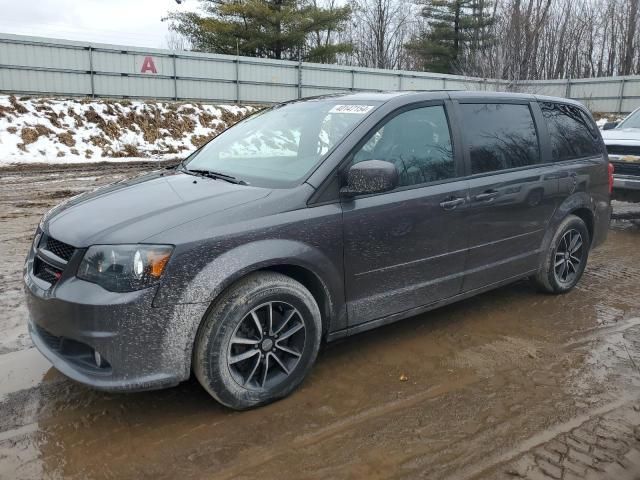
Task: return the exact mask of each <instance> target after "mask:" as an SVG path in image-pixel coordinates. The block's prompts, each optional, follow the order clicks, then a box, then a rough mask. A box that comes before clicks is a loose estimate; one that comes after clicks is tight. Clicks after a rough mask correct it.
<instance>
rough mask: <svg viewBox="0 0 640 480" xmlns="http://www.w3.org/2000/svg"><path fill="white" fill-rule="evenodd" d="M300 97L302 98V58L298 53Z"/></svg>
mask: <svg viewBox="0 0 640 480" xmlns="http://www.w3.org/2000/svg"><path fill="white" fill-rule="evenodd" d="M298 98H302V58H301V57H300V55H298Z"/></svg>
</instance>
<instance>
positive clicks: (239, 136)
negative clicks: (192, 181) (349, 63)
mask: <svg viewBox="0 0 640 480" xmlns="http://www.w3.org/2000/svg"><path fill="white" fill-rule="evenodd" d="M380 103H381V102H371V101H367V102H349V101H346V100H343V101H342V102H341V101H340V100H339V99H332V100H327V99H322V100H310V101H305V102H295V103H289V104H284V105H279V106H276V107H273V108H270V109H268V110H265V111H263V112H260V113H258V114H256V115H253V116H251V117H249V118H247V119H246V120H244V121H242V122H240V123H238V124H236V125H235V126H234V127H232V128H230V129H228V130H227V131H225V132H223V133H222V134H220V135H218V136H217V137H216V138H214V139H213V140H212V141H211V142H209V143H208V144H207V145H205V146H204V147H203V148H202V149H201V150H200V151H199V152H197V153H196V154H195V155H194V156H193V158H192V159H191V160H190V161H189V162H188V163H187V164H186V168H188V169H189V170H207V171H212V172H216V173H219V174H223V175H227V176H232V177H235V179H236V180H238V181H242V182H246V183H248V184H250V185H256V186H262V187H270V188H283V187H290V186H293V185H296V184H298V183H299V182H300V180H302V179H303V178H304V177H305V176H306V175H307V174H308V173H310V172H311V170H312V169H313V168H314V167H315V166H316V165H317V164H318V163H319V162H321V161H322V160H323V158H324V157H325V156H326V154H327V153H328V152H329V150H330V149H331V148H332V147H333V146H334V145H336V144H337V143H338V142H339V141H340V140H342V138H344V136H345V135H346V134H347V133H349V131H351V130H352V129H353V128H354V127H355V126H356V124H358V123H360V122H361V121H362V120H363V119H364V118H365V117H366V116H367V115H368V114H369V113H371V112H372V111H373V110H374V109H375V108H376V107H377V106H378V105H379V104H380Z"/></svg>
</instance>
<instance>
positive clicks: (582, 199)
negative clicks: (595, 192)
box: [539, 192, 595, 266]
mask: <svg viewBox="0 0 640 480" xmlns="http://www.w3.org/2000/svg"><path fill="white" fill-rule="evenodd" d="M567 215H576V216H577V217H580V218H581V219H582V220H583V221H584V222H585V223H586V225H587V230H588V232H589V236H590V241H591V242H593V234H594V229H595V205H594V201H593V199H592V198H591V197H590V196H589V195H588V194H587V193H585V192H577V193H575V194H573V195H571V196H570V197H568V198H566V199H565V200H564V201H563V202H562V203H561V204H560V205H559V206H558V207H557V208H556V210H555V212H554V213H553V215H552V216H551V218H550V219H549V223H548V225H547V229H546V232H545V234H544V237H543V240H542V244H541V246H540V254H539V259H540V260H539V265H541V266H542V264H543V262H544V258H545V254H546V252H547V250H548V249H549V246H550V244H551V239H552V238H553V235H554V233H555V231H556V229H557V228H558V225H560V223H561V222H562V221H563V220H564V219H565V218H566V217H567Z"/></svg>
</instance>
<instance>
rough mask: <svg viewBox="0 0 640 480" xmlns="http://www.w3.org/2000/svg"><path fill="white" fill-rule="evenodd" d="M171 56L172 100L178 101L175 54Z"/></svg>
mask: <svg viewBox="0 0 640 480" xmlns="http://www.w3.org/2000/svg"><path fill="white" fill-rule="evenodd" d="M172 56H173V99H174V100H175V101H178V70H177V64H178V61H177V57H178V55H176V54H175V53H174V54H173V55H172Z"/></svg>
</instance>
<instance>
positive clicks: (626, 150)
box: [607, 145, 640, 155]
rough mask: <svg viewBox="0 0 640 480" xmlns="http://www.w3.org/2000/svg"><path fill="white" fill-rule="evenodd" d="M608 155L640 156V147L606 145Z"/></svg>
mask: <svg viewBox="0 0 640 480" xmlns="http://www.w3.org/2000/svg"><path fill="white" fill-rule="evenodd" d="M607 153H609V154H610V155H640V145H607Z"/></svg>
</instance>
